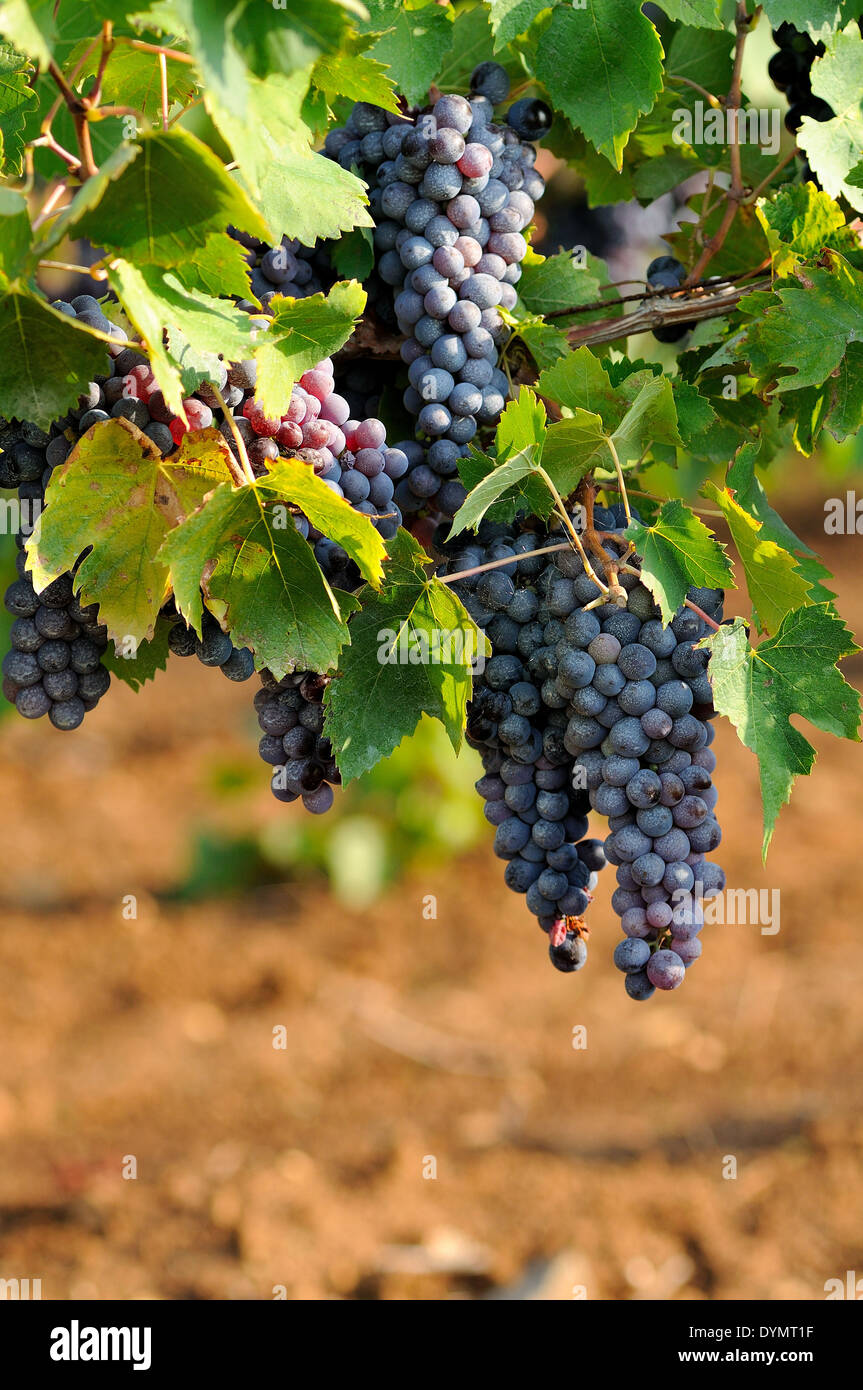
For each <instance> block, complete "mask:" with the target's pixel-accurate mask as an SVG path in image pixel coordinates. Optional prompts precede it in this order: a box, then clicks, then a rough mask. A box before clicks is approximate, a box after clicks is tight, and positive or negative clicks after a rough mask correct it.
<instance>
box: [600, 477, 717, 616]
mask: <svg viewBox="0 0 863 1390" xmlns="http://www.w3.org/2000/svg"><path fill="white" fill-rule="evenodd" d="M626 539H627V540H630V541H633V542H634V544H635V548H636V550H637V551H638V553H639V555H640V556H641V558H642V566H641V578H642V583H644V584H646V585H647V588H648V589H649V590H650V592H651V593H652V594H653V597H654V599H655V600H656V602H657V603H658V604H659V607H660V609H661V611H662V621H663V622H664V623H666V624H668V623H670V622H671V619H672V618H673V617H674V615H675V613H676V612H677V610H678V608H679V607H680V605H681V604H682V603H683V600H684V599H685V598H686V594H687V591H688V590H689V589H690V588H691V587H692V586H693V585H695V586H696V587H697V588H708V589H733V588H734V587H735V584H734V573H733V571H732V569H731V565H730V564H729V561H728V556H727V555H726V553H725V546H724V545H723V544H722V542H721V541H718V540H717V539H716V537H715V536H714V535H713V533H712V532H711V531H709V530H708V528H707V527H706V526H705V525H704V522H703V521H701V520H700V518H699V517H697V516H696V515H695V513H694V512H693V511H691V510H690V508H689V507H687V506H686V505H685V503H683V502H680V501H679V500H678V499H677V498H672V499H671V501H669V502H664V503H663V505H662V507H661V508H660V510H659V515H658V516H657V518H656V520H655V522H654V523H653V525H652V526H644V525H642V523H641V522H640V521H631V522H630V523H629V526H628V527H627V528H626Z"/></svg>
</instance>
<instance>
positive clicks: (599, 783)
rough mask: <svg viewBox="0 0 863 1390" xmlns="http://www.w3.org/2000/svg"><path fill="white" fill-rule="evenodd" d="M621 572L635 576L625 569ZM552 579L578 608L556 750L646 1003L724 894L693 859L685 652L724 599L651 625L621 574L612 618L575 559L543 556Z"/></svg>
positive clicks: (701, 811)
mask: <svg viewBox="0 0 863 1390" xmlns="http://www.w3.org/2000/svg"><path fill="white" fill-rule="evenodd" d="M622 523H623V518H622V517H621V516H620V514H619V512H618V513H616V514H615V513H613V512H608V513H603V512H601V511H600V510H599V509H598V512H597V515H596V517H595V524H596V525H597V526H598V527H600V528H601V529H603V530H606V531H608V532H613V531H614V530H619V531H622V530H623V524H622ZM605 546H606V551H607V554H608V557H609V559H610V560H619V559H620V558H621V557H622V556H623V555H624V553H625V552H626V550H627V545H626V542H625V541H624V540H622V539H621V540H619V541H618V540H615V539H611V538H609V539H607V540H606V542H605ZM627 563H628V564H629V565H631V566H633V567H635V566H637V563H638V561H637V557H632V556H631V555H629V556H628V557H627ZM556 567H557V568H559V569H562V571H563V573H564V583H565V584H567V585H569V586H570V587H571V592H572V597H573V599H574V600H575V602H576V603H577V604H578V605H579V607H577V608H575V609H573V613H572V615H571V616H570V617H569V618H567V620H566V623H565V629H566V642H565V646H564V648H563V649H562V651H561V653H560V660H561V669H562V670H563V671H565V676H566V690H567V693H568V696H569V700H568V704H567V715H568V722H567V725H566V730H565V733H564V743H565V746H566V748H567V749H568V751H569V752H570V753H571V754H572V755H573V757H574V760H575V761H574V767H575V769H576V772H577V773H578V774H580V781H581V782H582V783H583V784H584V783H586V785H587V786H588V788H589V790H590V804H591V806H592V807H593V809H594V810H595V811H598V812H599V813H600V814H601V815H604V816H606V817H608V822H609V829H610V831H611V833H610V835H609V836H608V838H607V839H606V841H605V857H606V859H607V860H608V861H609V863H612V864H615V865H617V882H618V887H617V889H616V891H615V893H614V895H613V897H612V906H613V908H614V910H615V912H616V913H617V914H618V915H619V916H620V917H621V922H622V926H623V930H624V932H625V937H626V939H625V940H624V941H622V942H621V943H620V944H619V945H618V947H617V949H616V951H615V954H614V960H615V964H616V965H617V966H618V968H619V969H620V970H622V971H624V973H625V977H626V978H625V984H626V990H627V993H628V994H629V995H630V997H631V998H633V999H639V1000H641V999H647V998H649V997H650V996H651V995H652V994H653V993H654V991H655V990H656V989H660V990H669V989H676V988H677V987H678V985H680V984H681V983H682V981H683V978H684V974H685V971H686V970H687V969H688V967H689V966H690V965H691V964H692V963H693V962H694V961H695V960H697V959H698V957H699V956H700V954H701V942H700V940H699V933H700V931H701V929H702V927H703V925H704V913H703V899H704V898H706V897H710V896H712V895H713V894H715V893H718V892H720V891H721V890H722V888H723V887H724V883H725V878H724V875H723V873H722V870H721V869H720V868H719V867H718V866H717V865H715V864H712V863H709V862H708V861H707V860H706V857H705V856H706V855H707V854H709V853H710V852H711V851H712V850H714V849H716V848H717V847H718V845H719V843H720V840H721V838H722V836H721V832H720V829H719V824H718V822H717V820H716V817H715V815H714V810H715V807H716V800H717V794H716V790H715V788H714V787H713V784H712V779H711V773H712V771H713V769H714V768H715V766H716V758H715V755H714V753H713V752H712V750H711V748H710V746H709V745H710V744H711V743H712V742H713V729H712V726H711V724H710V723H709V721H710V720H711V719H712V718H713V717H714V715H715V709H714V706H713V692H712V688H711V684H710V679H709V676H708V672H707V668H708V663H709V653H708V651H707V650H706V649H704V648H701V647H700V646H699V645H698V644H699V643H700V641H701V639H702V638H703V637H705V636H706V635H707V634H708V631H709V630H710V624H711V623H713V624H714V625H715V624H716V623H718V622H719V621H720V620H721V616H722V602H723V595H722V591H721V590H718V589H692V590H690V593H689V600H690V601H691V602H692V603H693V604H694V605H695V607H696V608H697V609H698V610H699V611H697V612H696V611H694V610H693V609H691V608H689V607H687V606H685V605H684V607H682V608H681V609H680V610H679V611H678V612H677V614H676V615H675V617H674V618H673V620H672V622H671V623H670V625H668V626H664V625H663V623H662V621H661V617H660V612H659V609H658V608H657V607H656V605H655V604H654V602H653V599H652V597H651V595H650V593H649V591H648V590H647V588H646V587H645V586H644V585H643V584H642V583H641V582H640V580H639V579H638V578H637V576H635V575H632V574H623V575H622V576H620V582H621V585H622V587H623V589H624V590H626V591H627V603H626V607H625V608H620V607H617V606H616V605H614V604H612V603H602V602H601V601H600V600H601V595H600V591H599V589H598V587H597V586H596V585H595V584H594V583H593V581H592V580H591V579H590V578H589V576H588V575H587V574H585V572H584V570H583V569H582V568H581V565H580V561H579V559H578V557H577V556H575V555H574V553H573V554H569V553H564V554H563V555H561V556H560V557H556ZM557 589H558V592H560V593H561V594H562V593H563V589H562V586H560V585H558V586H557ZM595 603H596V604H597V606H596V607H589V605H591V604H595ZM702 613H703V614H705V615H706V619H707V620H705V617H703V616H701V615H702Z"/></svg>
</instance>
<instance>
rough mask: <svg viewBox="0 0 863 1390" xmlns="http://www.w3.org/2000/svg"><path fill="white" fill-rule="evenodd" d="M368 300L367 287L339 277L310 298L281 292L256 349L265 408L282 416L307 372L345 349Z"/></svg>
mask: <svg viewBox="0 0 863 1390" xmlns="http://www.w3.org/2000/svg"><path fill="white" fill-rule="evenodd" d="M365 303H366V293H365V290H364V289H363V288H362V287H361V286H360V285H358V284H357V282H356V281H355V280H347V281H346V280H340V281H338V283H337V284H335V285H333V287H332V289H331V290H330V292H329V294H327V295H323V294H312V295H309V297H308V299H290V298H289V297H287V296H285V295H276V297H275V298H274V299H273V300H272V301H271V303H270V310H271V312H272V315H273V318H272V322H271V324H270V327H269V329H268V331H267V332H266V333H262V334H261V335H260V337H259V338H258V340H257V345H256V347H255V357H256V359H257V363H258V381H257V386H256V388H255V399H256V400H258V401H259V402H260V403H261V405H262V406H263V408H264V410H265V411H268V412H269V413H270V414H272V415H275V414H276V413H278V414H279V415H281V413H282V411H281V407H282V406H283V405H284V404H285V403H286V402H287V401H288V400H289V399H290V395H291V388H292V386H293V385H294V383H295V382H296V381H297V380H298V378H299V377H301V376H302V374H303V372H306V371H308V370H309V368H310V367H314V366H315V364H316V363H318V362H320V361H321V360H322V359H323V358H324V357H329V356H330V354H331V353H334V352H338V350H339V348H341V347H344V345H345V343H346V342H347V340H348V338H349V337H350V336H351V334H352V333H353V331H354V325H355V323H356V320H357V319H358V318H359V316H360V314H361V313H362V312H363V309H364V308H365Z"/></svg>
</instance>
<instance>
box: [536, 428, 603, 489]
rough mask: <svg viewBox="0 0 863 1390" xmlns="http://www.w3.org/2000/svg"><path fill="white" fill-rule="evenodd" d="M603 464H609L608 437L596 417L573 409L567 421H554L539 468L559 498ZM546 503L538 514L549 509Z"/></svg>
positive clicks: (547, 436)
mask: <svg viewBox="0 0 863 1390" xmlns="http://www.w3.org/2000/svg"><path fill="white" fill-rule="evenodd" d="M603 462H610V455H609V452H608V436H607V435H606V433H605V430H604V429H603V427H602V420H601V419H600V417H599V416H598V415H595V414H593V412H592V411H589V410H576V411H575V413H574V414H573V415H571V416H569V417H568V418H567V419H565V420H555V422H554V423H553V424H551V425H549V427H548V433H547V435H546V439H545V447H544V448H543V451H542V466H543V468H544V469H546V471H547V472H548V474H549V476H550V477H551V479H552V481H553V482H554V485H555V487H556V488H557V490H558V492H559V493H560V495H561V497H567V496H568V495H569V494H570V493H571V492H572V491H573V489H574V488H575V486H576V484H577V483H579V482H580V481H581V479H582V478H584V477H586V476H587V474H588V473H590V472H591V470H592V469H594V468H597V467H599V466H600V465H601V464H602V463H603ZM550 500H551V499H550V498H548V499H547V501H546V506H545V508H544V509H543V512H542V513H541V515H545V514H547V513H548V511H549V510H550V508H549V502H550Z"/></svg>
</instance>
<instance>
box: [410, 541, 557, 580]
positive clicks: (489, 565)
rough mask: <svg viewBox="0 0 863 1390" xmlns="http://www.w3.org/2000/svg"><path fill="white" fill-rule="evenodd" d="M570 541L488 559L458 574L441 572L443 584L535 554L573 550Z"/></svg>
mask: <svg viewBox="0 0 863 1390" xmlns="http://www.w3.org/2000/svg"><path fill="white" fill-rule="evenodd" d="M571 549H572V546H571V545H570V543H569V541H560V542H559V543H558V544H557V545H544V546H543V547H542V548H541V549H540V550H526V551H525V553H524V554H523V555H516V556H514V557H513V556H509V557H507V556H504V558H503V559H502V560H488V561H486V563H485V564H482V565H473V566H471V568H470V569H469V570H459V572H458V574H439V575H438V576H437V578H438V579H439V580H440V582H441V584H455V582H456V580H457V579H470V578H471V577H472V576H473V575H475V574H485V572H486V570H496V569H502V568H503V566H504V565H517V564H518V562H519V561H520V560H530V559H531V558H532V557H533V556H534V555H553V554H554V553H555V551H558V550H571Z"/></svg>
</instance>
